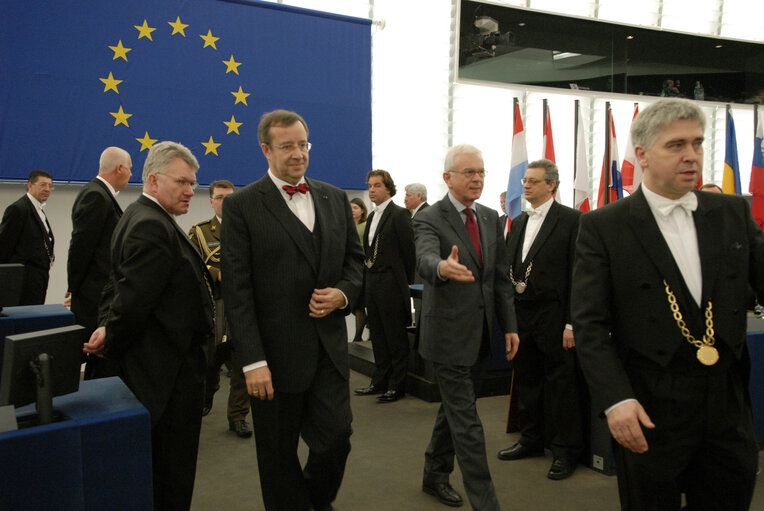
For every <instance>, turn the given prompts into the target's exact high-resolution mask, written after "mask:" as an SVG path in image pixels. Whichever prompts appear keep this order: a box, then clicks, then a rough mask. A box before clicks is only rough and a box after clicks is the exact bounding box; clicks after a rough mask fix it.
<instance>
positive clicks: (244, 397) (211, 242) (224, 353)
mask: <svg viewBox="0 0 764 511" xmlns="http://www.w3.org/2000/svg"><path fill="white" fill-rule="evenodd" d="M188 236H189V237H190V238H191V240H192V241H193V242H194V243H195V244H196V245H197V246H198V247H199V250H200V251H201V253H202V258H203V259H204V262H205V264H206V265H207V269H208V270H209V272H210V275H212V279H213V281H214V283H215V287H214V290H213V291H214V295H215V312H216V317H217V318H218V322H217V324H216V325H215V346H212V347H210V348H211V349H210V352H211V354H212V356H210V357H209V361H210V364H209V366H208V368H207V378H206V380H207V384H206V387H205V396H204V397H205V408H211V407H212V398H213V396H214V395H215V392H216V391H217V390H218V388H219V387H220V366H221V365H222V364H223V362H225V361H229V360H230V359H231V351H230V347H231V344H230V343H228V342H226V340H227V337H228V335H229V331H228V324H227V321H226V319H225V313H224V310H223V300H222V298H221V295H220V280H219V275H220V222H219V221H218V219H217V217H216V216H215V217H212V218H211V219H209V220H206V221H204V222H199V223H198V224H196V225H194V226H193V227H191V229H190V230H189V232H188ZM231 366H232V367H233V368H234V369H233V370H232V371H231V390H230V393H229V394H228V412H227V415H228V422H229V423H230V424H233V423H234V422H236V421H243V420H244V419H245V418H246V416H247V412H248V410H249V395H248V394H247V385H246V382H245V380H244V373H242V372H241V369H239V368H238V365H237V364H231Z"/></svg>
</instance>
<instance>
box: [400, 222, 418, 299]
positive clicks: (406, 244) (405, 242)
mask: <svg viewBox="0 0 764 511" xmlns="http://www.w3.org/2000/svg"><path fill="white" fill-rule="evenodd" d="M395 232H396V234H397V235H398V243H399V246H400V251H401V254H400V256H401V261H403V267H404V268H405V269H406V278H407V279H408V283H409V284H413V282H414V269H415V267H416V248H415V247H414V229H413V227H412V226H411V214H409V212H408V210H407V209H403V210H400V211H399V213H398V215H396V218H395Z"/></svg>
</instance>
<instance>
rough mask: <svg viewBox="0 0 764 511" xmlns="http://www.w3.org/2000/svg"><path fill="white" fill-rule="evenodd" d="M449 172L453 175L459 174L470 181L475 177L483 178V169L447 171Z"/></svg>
mask: <svg viewBox="0 0 764 511" xmlns="http://www.w3.org/2000/svg"><path fill="white" fill-rule="evenodd" d="M449 172H453V173H454V174H461V175H463V176H464V177H466V178H467V179H472V178H473V177H475V176H480V177H485V169H480V170H475V169H464V170H449Z"/></svg>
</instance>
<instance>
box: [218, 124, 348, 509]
mask: <svg viewBox="0 0 764 511" xmlns="http://www.w3.org/2000/svg"><path fill="white" fill-rule="evenodd" d="M257 134H258V139H259V141H260V148H261V149H262V151H263V155H264V156H265V158H266V159H267V160H268V166H269V168H268V172H267V173H266V175H265V176H263V177H262V178H260V179H259V180H257V181H255V182H254V183H252V184H250V185H248V186H246V187H244V188H242V189H240V190H239V191H237V192H235V193H233V194H232V195H230V196H229V197H228V198H226V200H225V201H224V202H223V213H224V215H223V216H224V217H225V222H223V224H222V227H223V232H222V238H221V240H220V243H221V246H222V247H223V254H222V260H221V262H222V268H221V272H222V273H223V274H224V275H229V276H230V278H224V279H223V280H222V281H221V284H222V288H223V301H224V302H225V306H226V317H227V318H228V324H229V327H230V329H231V340H232V342H233V345H234V360H236V361H237V362H238V363H239V365H240V366H241V367H242V369H243V371H244V378H245V380H246V384H247V392H248V393H249V395H250V396H251V404H252V422H253V424H254V429H255V444H256V446H257V465H258V469H259V473H260V485H261V488H262V493H263V501H264V503H265V509H267V510H268V511H272V510H289V511H310V510H311V509H313V510H319V511H328V510H331V509H333V507H332V502H333V501H334V499H335V497H336V496H337V491H338V490H339V487H340V483H341V482H342V477H343V475H344V472H345V460H346V459H347V456H348V453H349V452H350V434H351V427H350V423H351V420H352V418H351V413H350V389H349V387H348V378H349V368H348V343H347V330H346V326H345V315H347V314H349V313H350V311H352V310H354V308H355V301H356V299H357V298H358V295H359V293H360V290H361V284H362V279H363V270H362V268H363V263H362V261H363V249H362V248H361V243H360V240H359V239H358V231H357V230H356V225H355V222H354V221H353V216H352V214H351V212H350V203H349V202H348V200H347V196H346V195H345V192H343V191H342V190H340V189H338V188H336V187H334V186H331V185H329V184H327V183H323V182H321V181H316V180H313V179H307V178H306V177H305V171H306V170H307V168H308V154H309V151H310V142H308V125H307V123H306V122H305V120H304V119H303V118H302V117H300V116H299V115H298V114H296V113H294V112H288V111H286V110H276V111H273V112H269V113H267V114H265V115H263V117H262V119H261V121H260V125H259V127H258V133H257ZM300 437H302V439H303V440H304V441H305V443H306V444H307V445H308V448H309V450H310V452H309V455H308V460H307V463H306V464H305V466H304V467H303V466H302V465H301V463H300V459H299V458H298V456H297V445H298V441H299V438H300Z"/></svg>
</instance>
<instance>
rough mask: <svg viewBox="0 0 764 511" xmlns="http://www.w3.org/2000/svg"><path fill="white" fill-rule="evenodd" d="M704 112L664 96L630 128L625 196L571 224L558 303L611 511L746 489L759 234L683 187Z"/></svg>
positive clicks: (742, 216)
mask: <svg viewBox="0 0 764 511" xmlns="http://www.w3.org/2000/svg"><path fill="white" fill-rule="evenodd" d="M704 127H705V115H704V114H703V112H702V111H701V109H700V108H699V107H698V106H697V105H696V104H694V103H693V102H691V101H688V100H680V99H666V100H661V101H658V102H656V103H653V104H652V105H650V106H649V107H647V108H645V109H644V110H642V112H640V113H639V115H638V116H637V118H636V119H635V120H634V122H633V123H632V127H631V138H632V140H633V141H634V151H635V154H636V157H637V161H639V163H640V165H642V168H643V169H644V178H643V181H642V185H641V186H640V187H639V189H638V190H636V191H635V192H634V193H633V194H632V195H631V196H629V197H627V198H625V199H622V200H619V201H617V202H615V203H613V204H611V205H609V206H607V207H604V208H601V209H597V210H596V211H593V212H591V213H587V214H585V215H582V216H581V223H580V230H579V234H578V241H577V245H576V261H575V263H574V270H573V293H572V297H571V303H572V316H573V329H574V331H575V332H576V346H577V348H576V349H577V350H578V356H579V360H580V362H581V367H582V369H583V371H584V375H585V376H586V379H587V381H588V383H589V388H590V390H591V396H592V405H593V406H594V408H595V410H598V411H600V412H602V413H603V414H605V416H606V418H607V423H608V426H609V427H610V432H611V433H612V435H613V438H615V440H616V442H618V445H617V446H616V450H615V455H616V468H617V471H618V489H619V494H620V497H621V508H622V509H629V510H634V509H637V510H642V509H649V510H653V509H655V510H671V511H674V510H676V511H678V510H679V509H680V506H681V494H682V493H684V494H685V497H686V503H687V509H692V510H698V509H699V510H718V509H724V510H735V511H744V510H747V509H748V508H749V506H750V502H751V498H752V495H753V489H754V485H755V481H756V464H757V458H758V455H757V445H756V439H755V435H754V430H753V420H752V414H751V401H750V396H749V391H748V380H749V374H750V358H749V355H748V344H747V339H746V312H745V311H746V301H747V296H748V293H747V292H748V289H749V287H748V286H749V285H750V286H751V287H752V288H753V289H754V290H755V291H756V292H757V294H758V297H759V299H760V300H761V299H762V298H764V235H763V234H762V232H761V229H760V228H759V226H757V225H756V224H755V223H754V221H753V217H752V216H751V208H750V206H748V204H746V202H745V201H744V200H743V199H742V198H740V197H734V196H729V195H721V194H711V193H701V192H697V191H695V190H694V188H695V185H696V183H697V182H698V179H699V178H700V176H701V173H702V169H703V131H704Z"/></svg>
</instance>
